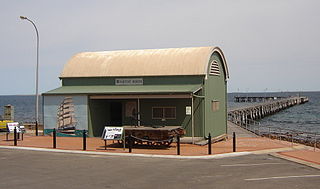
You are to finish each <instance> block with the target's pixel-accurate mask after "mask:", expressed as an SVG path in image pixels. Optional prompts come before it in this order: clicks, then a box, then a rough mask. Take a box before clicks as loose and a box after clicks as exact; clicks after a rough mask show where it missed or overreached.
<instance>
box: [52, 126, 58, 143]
mask: <svg viewBox="0 0 320 189" xmlns="http://www.w3.org/2000/svg"><path fill="white" fill-rule="evenodd" d="M52 137H53V148H57V135H56V128H54V129H53V132H52Z"/></svg>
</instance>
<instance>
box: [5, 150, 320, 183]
mask: <svg viewBox="0 0 320 189" xmlns="http://www.w3.org/2000/svg"><path fill="white" fill-rule="evenodd" d="M0 168H1V171H0V188H3V189H5V188H8V189H10V188H12V189H13V188H14V189H19V188H32V189H37V188H41V189H50V188H68V189H71V188H215V189H216V188H246V189H250V188H255V189H256V188H259V189H264V188H281V189H286V188H288V189H289V188H290V189H292V188H317V187H319V185H320V170H318V169H314V168H310V167H307V166H304V165H300V164H296V163H293V162H289V161H286V160H282V159H278V158H276V157H272V156H269V155H249V156H241V157H233V158H224V159H215V160H180V159H160V158H133V157H111V156H103V155H83V154H66V153H53V152H51V153H49V152H34V151H24V150H6V149H0Z"/></svg>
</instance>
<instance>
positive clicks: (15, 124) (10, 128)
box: [7, 122, 21, 133]
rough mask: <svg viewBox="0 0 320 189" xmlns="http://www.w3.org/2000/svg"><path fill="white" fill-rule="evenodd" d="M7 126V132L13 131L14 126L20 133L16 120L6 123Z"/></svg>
mask: <svg viewBox="0 0 320 189" xmlns="http://www.w3.org/2000/svg"><path fill="white" fill-rule="evenodd" d="M7 128H8V132H9V133H13V132H14V128H16V131H17V133H21V129H20V126H19V123H18V122H12V123H7Z"/></svg>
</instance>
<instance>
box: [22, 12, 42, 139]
mask: <svg viewBox="0 0 320 189" xmlns="http://www.w3.org/2000/svg"><path fill="white" fill-rule="evenodd" d="M20 19H22V20H27V21H29V22H30V23H31V24H32V25H33V26H34V29H35V30H36V34H37V66H36V117H35V120H36V136H38V123H39V93H38V85H39V84H38V83H39V82H38V80H39V32H38V29H37V26H36V25H35V24H34V22H33V21H32V20H30V19H28V18H27V17H25V16H20Z"/></svg>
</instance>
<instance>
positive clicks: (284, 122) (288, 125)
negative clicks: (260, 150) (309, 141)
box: [228, 92, 320, 134]
mask: <svg viewBox="0 0 320 189" xmlns="http://www.w3.org/2000/svg"><path fill="white" fill-rule="evenodd" d="M298 95H300V96H307V97H308V98H309V102H307V103H305V104H300V105H296V106H293V107H290V108H288V109H285V110H282V111H280V112H278V113H276V114H274V115H270V116H267V117H265V118H263V119H261V120H258V121H259V122H260V124H261V126H262V127H271V128H281V129H288V130H296V131H302V132H312V133H318V134H320V92H300V93H297V92H281V93H230V94H228V108H234V107H242V106H248V105H252V104H253V103H235V102H234V96H267V97H268V96H298Z"/></svg>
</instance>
